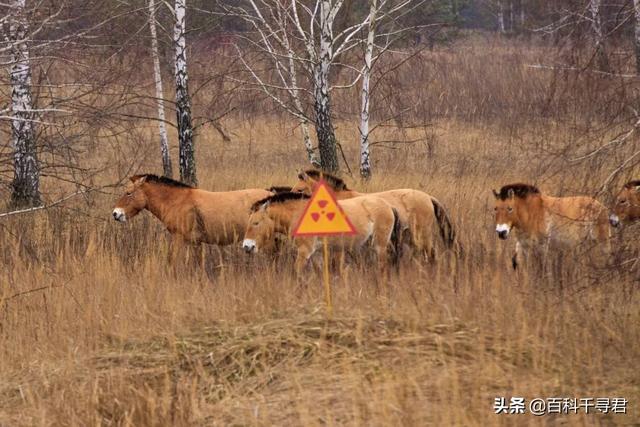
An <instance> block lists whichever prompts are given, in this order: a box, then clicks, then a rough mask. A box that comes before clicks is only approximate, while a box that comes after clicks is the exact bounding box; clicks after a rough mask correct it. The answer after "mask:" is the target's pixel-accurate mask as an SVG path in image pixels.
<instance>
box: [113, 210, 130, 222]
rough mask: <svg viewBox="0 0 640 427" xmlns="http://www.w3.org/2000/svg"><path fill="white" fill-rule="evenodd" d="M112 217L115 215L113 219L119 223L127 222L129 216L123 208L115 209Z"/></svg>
mask: <svg viewBox="0 0 640 427" xmlns="http://www.w3.org/2000/svg"><path fill="white" fill-rule="evenodd" d="M111 215H113V219H115V220H116V221H118V222H127V215H126V214H125V213H124V210H122V209H121V208H115V209H114V210H113V212H112V214H111Z"/></svg>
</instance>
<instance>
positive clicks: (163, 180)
mask: <svg viewBox="0 0 640 427" xmlns="http://www.w3.org/2000/svg"><path fill="white" fill-rule="evenodd" d="M143 177H144V178H145V181H146V182H153V183H154V184H162V185H167V186H169V187H177V188H193V187H192V186H190V185H187V184H185V183H184V182H180V181H176V180H175V179H171V178H167V177H166V176H158V175H154V174H151V173H147V174H143V175H135V176H132V177H131V181H134V182H135V181H137V180H138V179H140V178H143Z"/></svg>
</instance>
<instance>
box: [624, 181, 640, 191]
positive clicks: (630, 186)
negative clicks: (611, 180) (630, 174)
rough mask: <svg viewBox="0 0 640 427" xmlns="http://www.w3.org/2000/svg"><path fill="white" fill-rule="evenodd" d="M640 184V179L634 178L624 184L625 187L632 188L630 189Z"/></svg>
mask: <svg viewBox="0 0 640 427" xmlns="http://www.w3.org/2000/svg"><path fill="white" fill-rule="evenodd" d="M638 186H640V179H634V180H633V181H629V182H627V183H626V184H625V185H624V188H626V189H628V190H630V189H635V188H636V187H638Z"/></svg>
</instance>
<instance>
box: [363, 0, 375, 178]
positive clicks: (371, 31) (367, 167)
mask: <svg viewBox="0 0 640 427" xmlns="http://www.w3.org/2000/svg"><path fill="white" fill-rule="evenodd" d="M377 13H378V1H377V0H370V1H369V18H368V20H369V28H368V31H367V44H366V47H365V53H364V67H363V68H362V93H361V105H360V126H359V130H360V176H361V177H362V178H363V179H369V178H370V177H371V153H370V145H369V100H370V99H371V93H370V91H369V83H370V81H371V68H372V67H373V46H374V41H375V29H376V16H377Z"/></svg>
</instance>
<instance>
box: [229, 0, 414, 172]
mask: <svg viewBox="0 0 640 427" xmlns="http://www.w3.org/2000/svg"><path fill="white" fill-rule="evenodd" d="M423 3H424V2H423V1H420V0H404V1H400V2H394V1H391V0H376V2H375V3H374V4H373V12H374V13H373V14H372V13H371V12H372V10H371V4H369V6H370V7H369V13H368V14H366V15H365V17H364V18H363V19H362V20H359V21H356V22H351V23H347V24H344V25H343V26H342V27H343V28H339V29H336V17H337V16H338V15H339V14H340V12H341V10H342V7H343V5H344V0H315V1H313V2H302V1H299V0H287V1H261V2H257V1H255V0H246V1H244V2H238V3H237V4H236V5H233V6H230V5H229V4H228V3H227V2H221V3H220V5H221V8H222V10H223V13H224V14H226V15H228V16H232V17H235V18H241V19H243V20H244V21H245V22H247V23H248V24H249V25H250V26H251V28H252V29H253V30H254V32H255V35H254V37H251V36H249V35H247V34H246V33H245V34H240V35H239V39H241V40H243V41H245V42H246V45H247V46H248V47H250V48H253V49H254V50H256V51H257V52H258V53H259V54H261V55H262V56H263V57H264V58H267V60H268V61H269V62H271V63H272V64H273V71H272V72H270V73H269V72H264V71H263V70H261V69H259V68H258V67H257V66H256V65H255V64H252V63H249V61H248V60H246V59H245V57H244V56H245V55H244V54H245V53H246V51H245V50H243V49H241V48H240V47H238V52H239V58H240V60H241V61H242V63H243V64H244V66H245V68H246V69H247V71H248V72H249V74H250V75H251V78H252V80H253V84H254V85H255V86H257V87H258V88H259V89H260V90H262V91H263V92H264V93H266V94H267V95H268V96H269V97H270V98H271V99H272V100H273V101H274V102H275V103H276V104H277V105H279V106H280V107H282V108H283V109H285V110H286V111H288V112H289V113H290V114H292V115H293V116H295V117H296V118H297V119H298V120H299V123H300V124H301V128H302V129H303V135H304V129H305V126H304V125H306V123H307V122H308V121H312V122H313V124H314V125H315V129H316V137H317V140H318V151H319V157H320V165H321V167H322V168H323V169H325V170H327V171H332V172H335V171H337V170H338V169H339V162H338V150H337V146H338V142H337V140H336V136H335V129H334V126H333V117H332V108H331V93H332V91H334V90H335V89H343V88H349V87H353V86H355V85H357V84H358V83H359V82H360V80H361V79H362V78H363V76H366V79H365V80H367V83H366V86H363V89H364V92H365V93H366V95H363V94H361V99H364V100H365V101H366V102H365V101H363V102H364V106H363V108H362V111H361V115H364V117H365V120H364V121H362V120H361V123H360V126H359V128H360V129H361V135H365V136H364V141H365V143H368V141H369V138H368V134H369V132H368V130H367V129H365V127H366V126H367V124H368V111H369V104H370V94H369V91H370V90H369V79H370V75H371V66H372V65H373V63H374V62H375V54H374V49H375V40H376V39H381V40H384V43H382V44H383V45H385V47H383V48H378V51H379V52H383V51H385V50H386V49H387V48H388V46H389V45H390V43H391V42H392V41H394V40H396V39H397V36H398V34H400V33H402V32H403V29H399V28H397V24H395V23H394V24H393V25H389V30H385V31H384V32H381V33H380V34H376V33H375V28H376V26H380V24H381V23H382V22H387V23H390V22H395V20H396V19H397V18H398V17H399V16H401V15H403V14H408V13H410V12H411V11H412V10H415V8H416V7H417V6H418V5H421V4H423ZM372 17H373V18H374V24H373V25H372V26H371V25H370V19H371V18H372ZM368 30H369V31H368ZM363 33H364V34H367V37H364V38H363V37H362V34H363ZM369 33H370V36H371V42H370V43H369V48H370V50H371V53H370V56H369V60H368V62H367V61H365V65H364V66H363V65H362V64H354V63H353V62H352V61H351V58H348V59H349V60H344V59H345V58H346V57H347V56H348V55H345V54H346V53H348V52H351V51H352V50H353V49H354V48H356V47H358V46H365V45H367V43H368V40H369V37H368V34H369ZM367 63H368V65H367ZM334 67H343V68H346V69H347V70H348V71H349V73H350V75H351V76H352V77H353V80H352V81H348V82H346V83H344V82H343V84H338V83H337V82H334V81H332V69H333V68H334ZM298 70H300V72H304V74H305V75H306V76H307V82H308V85H307V86H306V87H302V85H300V86H299V83H300V82H299V80H298V79H297V77H296V75H297V73H298ZM245 83H251V82H248V81H247V82H245ZM363 84H364V83H363ZM307 97H308V98H311V102H310V104H311V111H312V114H310V115H309V116H307V114H306V112H305V110H304V108H303V107H304V106H303V99H305V98H307ZM361 118H362V117H361ZM362 131H364V134H363V133H362ZM303 141H304V145H305V149H306V151H307V156H308V158H309V160H310V161H312V159H313V157H312V149H311V144H310V140H309V139H308V138H306V137H304V136H303ZM364 154H365V155H366V156H369V151H368V147H365V150H364ZM361 157H362V156H361ZM369 170H370V168H369Z"/></svg>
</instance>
